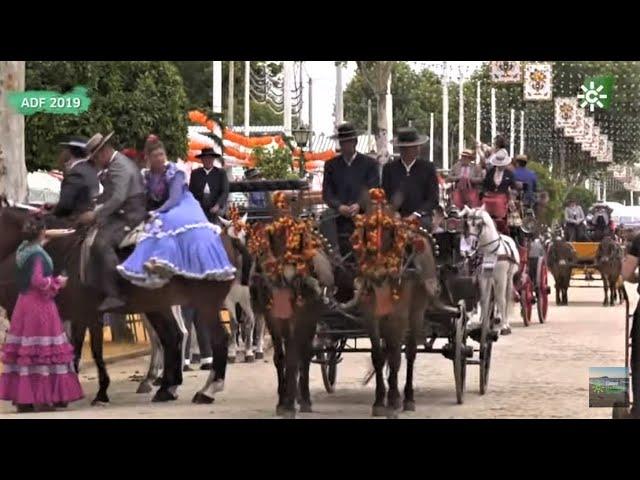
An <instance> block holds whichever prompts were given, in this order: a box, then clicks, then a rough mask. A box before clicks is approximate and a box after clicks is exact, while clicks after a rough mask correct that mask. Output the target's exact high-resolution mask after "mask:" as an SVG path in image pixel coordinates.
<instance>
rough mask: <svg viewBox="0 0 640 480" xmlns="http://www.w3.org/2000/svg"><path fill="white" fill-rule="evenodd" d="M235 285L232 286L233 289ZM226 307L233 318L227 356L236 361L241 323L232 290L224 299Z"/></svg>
mask: <svg viewBox="0 0 640 480" xmlns="http://www.w3.org/2000/svg"><path fill="white" fill-rule="evenodd" d="M234 287H235V285H234V286H232V287H231V288H232V289H233V288H234ZM224 308H225V309H226V310H227V312H228V313H229V318H230V319H231V336H230V338H229V351H228V353H227V358H228V360H229V361H230V362H235V360H236V351H237V350H238V330H239V324H238V319H237V318H236V301H235V298H231V292H229V295H227V298H226V299H225V300H224Z"/></svg>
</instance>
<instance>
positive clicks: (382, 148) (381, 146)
mask: <svg viewBox="0 0 640 480" xmlns="http://www.w3.org/2000/svg"><path fill="white" fill-rule="evenodd" d="M377 101H378V112H377V116H378V134H377V135H376V150H377V153H378V157H379V158H380V163H381V164H382V165H384V164H385V163H387V161H388V160H389V149H388V148H387V146H388V145H389V126H388V125H387V95H386V94H385V93H381V94H378V96H377Z"/></svg>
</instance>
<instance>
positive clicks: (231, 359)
mask: <svg viewBox="0 0 640 480" xmlns="http://www.w3.org/2000/svg"><path fill="white" fill-rule="evenodd" d="M227 363H236V357H227Z"/></svg>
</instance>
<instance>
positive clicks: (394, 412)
mask: <svg viewBox="0 0 640 480" xmlns="http://www.w3.org/2000/svg"><path fill="white" fill-rule="evenodd" d="M387 418H389V419H391V420H395V419H397V418H398V410H396V409H395V408H389V409H387Z"/></svg>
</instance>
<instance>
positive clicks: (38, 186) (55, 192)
mask: <svg viewBox="0 0 640 480" xmlns="http://www.w3.org/2000/svg"><path fill="white" fill-rule="evenodd" d="M60 184H61V182H60V180H58V179H57V178H55V177H54V176H53V175H50V174H49V173H47V172H43V171H37V172H30V173H29V174H28V175H27V186H28V189H29V197H28V199H27V201H28V202H29V203H57V202H58V199H59V198H60Z"/></svg>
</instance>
